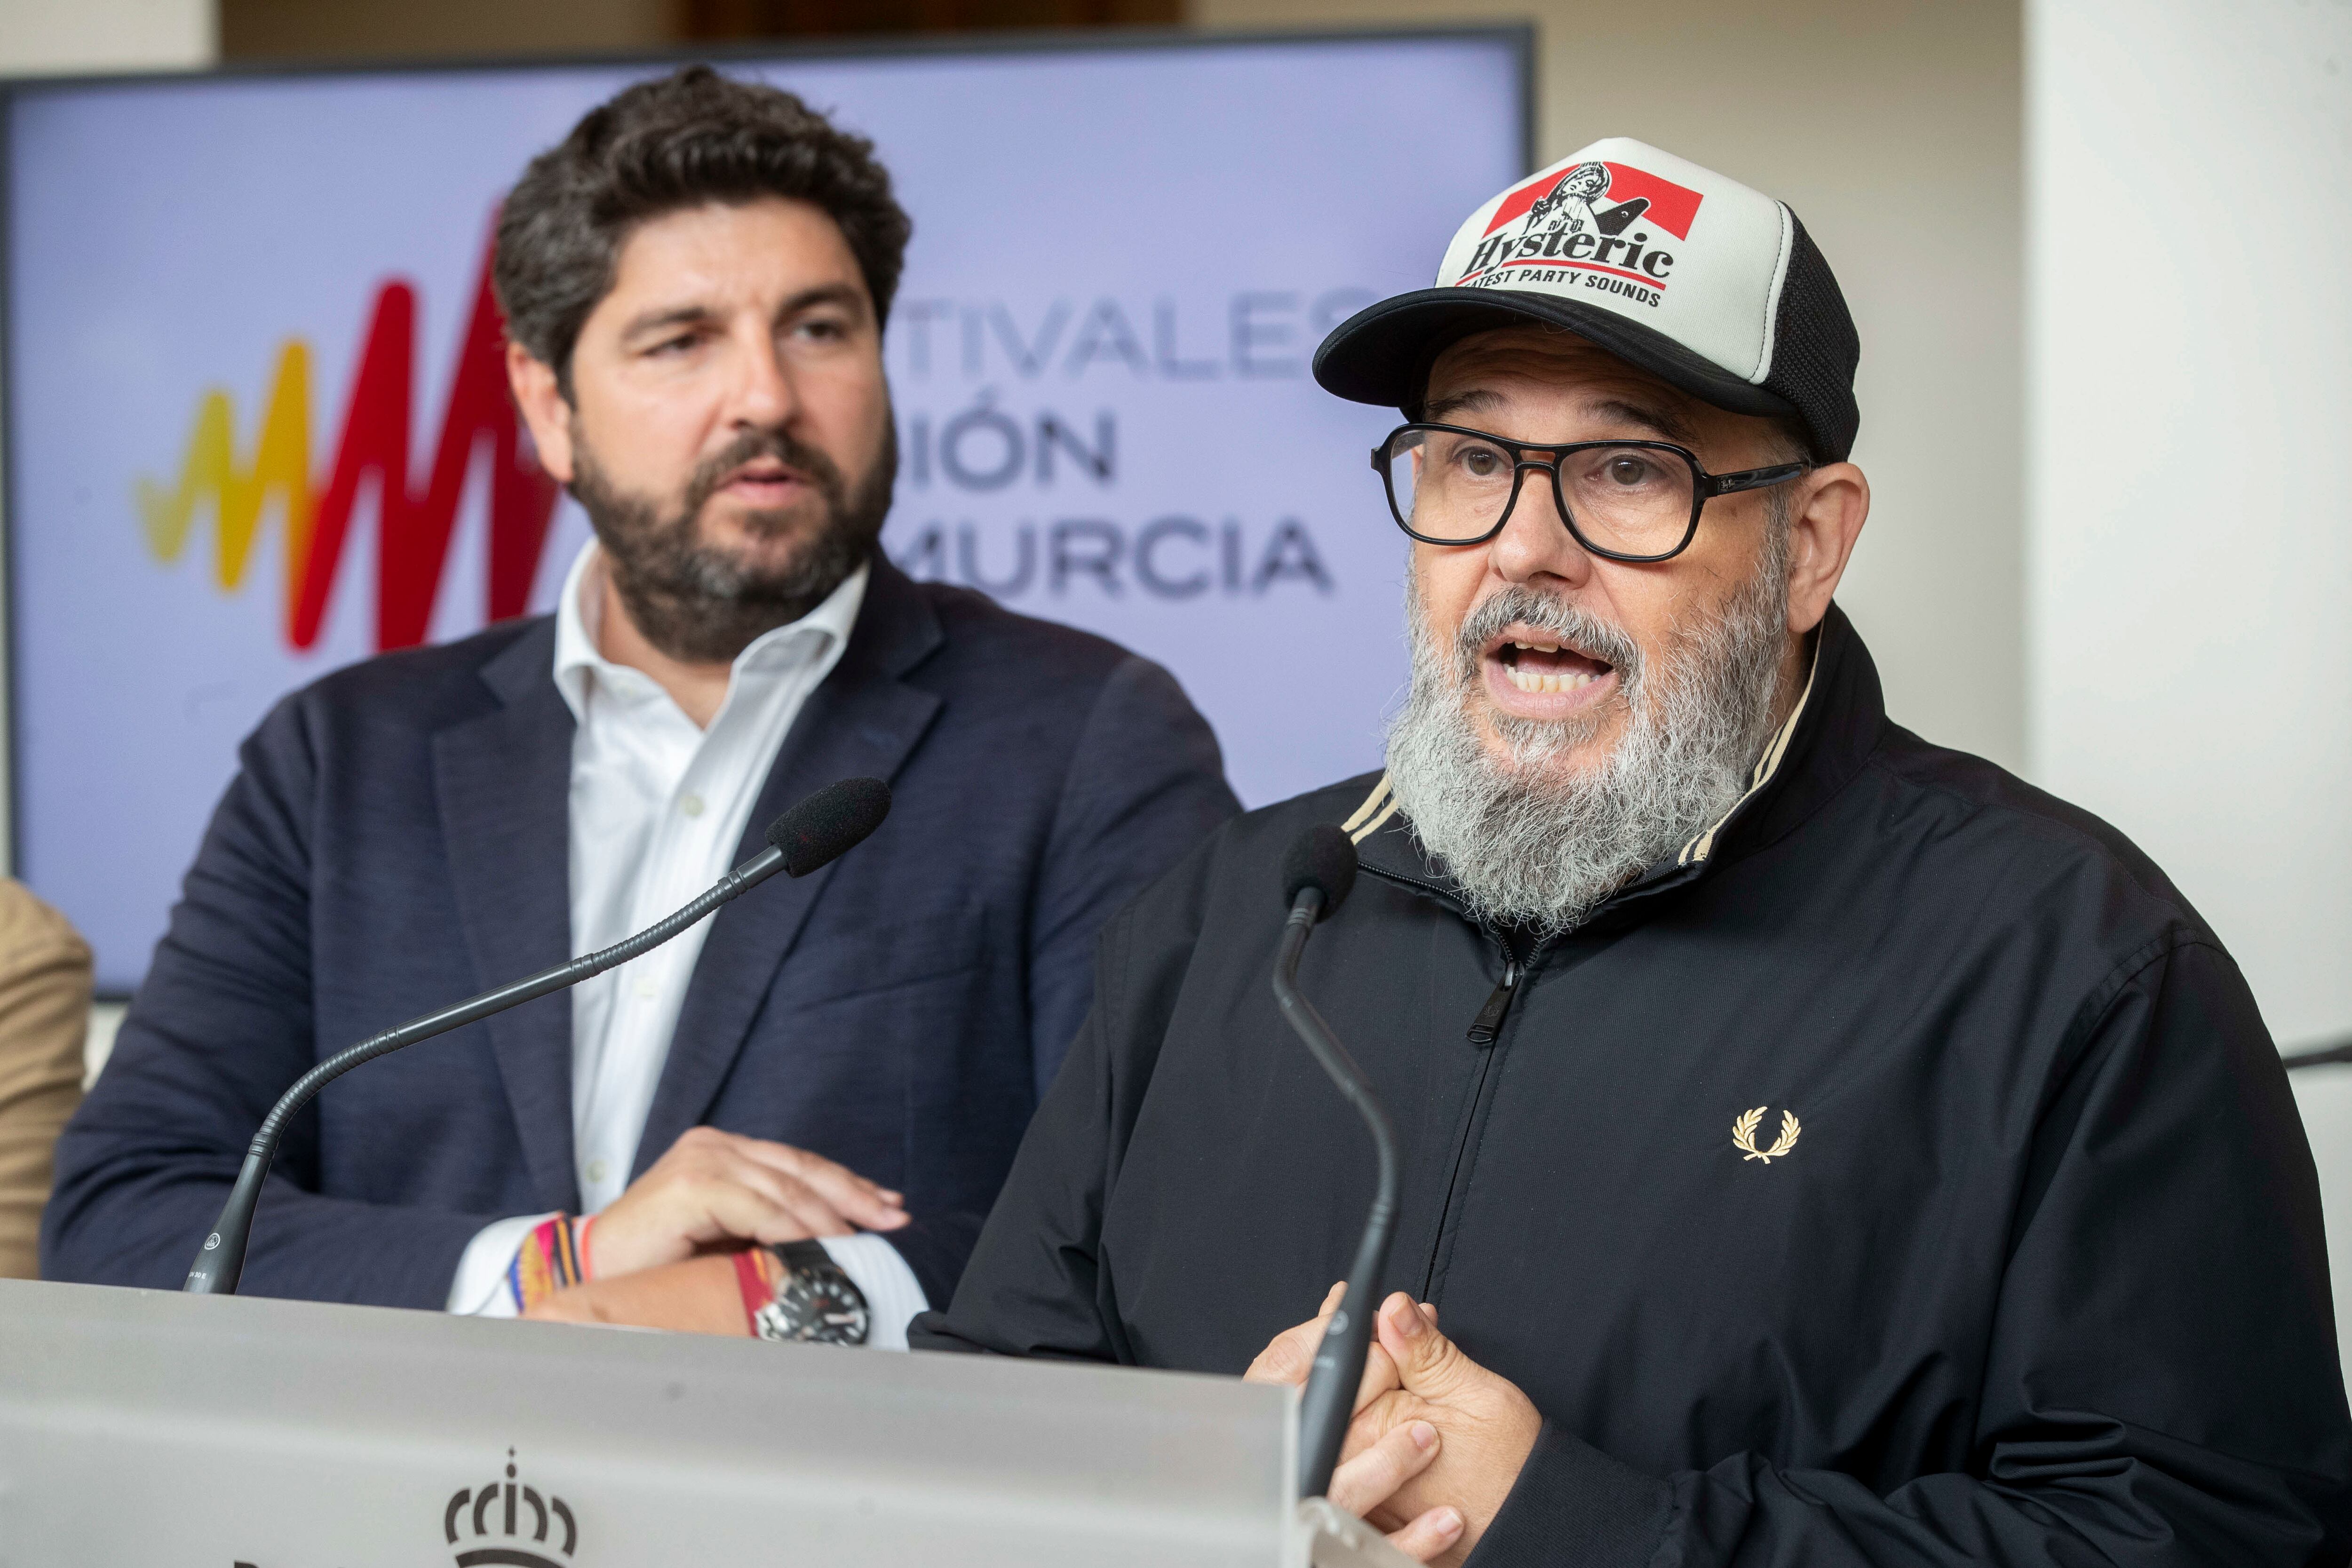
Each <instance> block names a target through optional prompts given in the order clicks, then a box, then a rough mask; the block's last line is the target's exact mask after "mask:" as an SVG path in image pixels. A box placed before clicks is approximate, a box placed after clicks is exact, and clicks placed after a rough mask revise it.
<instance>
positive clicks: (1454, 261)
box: [1315, 136, 1862, 463]
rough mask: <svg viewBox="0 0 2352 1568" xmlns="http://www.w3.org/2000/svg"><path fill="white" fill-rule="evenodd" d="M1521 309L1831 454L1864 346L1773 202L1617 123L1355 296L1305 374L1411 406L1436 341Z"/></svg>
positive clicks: (1372, 399)
mask: <svg viewBox="0 0 2352 1568" xmlns="http://www.w3.org/2000/svg"><path fill="white" fill-rule="evenodd" d="M1529 317H1532V318H1534V319H1535V320H1537V321H1549V322H1552V323H1554V324H1555V325H1558V326H1562V327H1566V328H1567V329H1569V330H1570V331H1573V332H1575V333H1577V334H1578V335H1579V336H1580V337H1583V338H1587V339H1590V340H1591V342H1595V343H1598V344H1599V345H1600V346H1601V347H1602V348H1604V349H1607V350H1608V351H1609V352H1610V353H1614V354H1616V355H1618V356H1619V357H1620V358H1622V359H1625V360H1629V361H1631V362H1632V363H1634V364H1637V365H1640V366H1641V367H1642V368H1643V369H1644V370H1647V371H1649V372H1650V373H1651V374H1654V375H1656V376H1658V377H1660V378H1661V379H1662V380H1664V381H1666V382H1668V383H1669V384H1673V385H1675V386H1678V387H1680V388H1682V389H1683V390H1684V391H1685V392H1687V393H1689V394H1690V395H1692V396H1694V397H1696V398H1699V399H1701V400H1702V401H1705V402H1707V403H1711V404H1713V405H1716V406H1717V407H1718V408H1727V409H1729V410H1731V411H1732V412H1734V413H1737V414H1756V415H1764V416H1780V417H1784V418H1791V419H1794V420H1795V421H1796V422H1797V424H1798V425H1799V426H1801V427H1802V428H1803V429H1804V430H1805V431H1806V432H1807V434H1808V436H1809V437H1810V444H1811V448H1812V454H1813V457H1814V458H1815V460H1817V461H1820V462H1824V463H1832V462H1840V461H1843V459H1844V458H1845V457H1846V455H1847V453H1849V452H1851V451H1852V450H1853V435H1854V430H1855V427H1856V426H1858V425H1859V424H1860V423H1861V418H1862V416H1861V413H1860V411H1859V410H1858V409H1856V407H1855V406H1854V401H1853V370H1854V365H1855V363H1856V362H1857V361H1859V360H1860V358H1861V357H1862V342H1861V339H1860V338H1858V337H1857V336H1856V335H1855V333H1854V330H1853V317H1852V316H1851V315H1849V314H1848V313H1847V311H1846V308H1845V296H1844V295H1843V294H1842V293H1840V292H1839V291H1838V285H1837V279H1835V278H1834V277H1832V276H1831V274H1830V267H1829V263H1828V262H1826V261H1824V260H1822V253H1821V251H1820V250H1818V249H1817V248H1815V247H1814V245H1813V242H1812V240H1811V238H1810V237H1808V236H1807V235H1806V233H1805V226H1804V225H1802V224H1801V223H1799V222H1798V221H1797V215H1796V214H1795V213H1793V212H1790V210H1789V208H1788V207H1787V206H1786V205H1784V204H1782V203H1780V202H1776V201H1774V200H1773V199H1772V198H1771V197H1769V196H1768V195H1762V194H1761V193H1759V192H1757V191H1752V190H1749V189H1748V187H1747V186H1746V185H1743V184H1739V183H1738V181H1736V180H1727V179H1726V178H1724V177H1723V176H1722V175H1721V174H1716V173H1714V172H1713V171H1712V170H1708V169H1702V168H1700V167H1699V166H1698V165H1697V164H1696V163H1685V162H1684V161H1683V160H1682V159H1680V158H1677V157H1675V155H1674V154H1673V153H1661V152H1660V151H1658V149H1656V148H1655V147H1651V146H1647V145H1645V144H1643V143H1642V142H1635V141H1633V140H1631V139H1629V138H1626V137H1622V136H1612V137H1610V138H1608V139H1606V140H1604V141H1600V142H1594V143H1592V144H1591V146H1589V147H1586V148H1584V149H1583V150H1582V151H1580V152H1578V153H1572V154H1570V156H1568V157H1567V158H1564V159H1562V160H1561V161H1560V162H1559V163H1554V164H1553V165H1552V166H1551V167H1550V168H1549V169H1546V170H1544V171H1543V172H1542V173H1541V174H1537V175H1536V176H1534V177H1533V178H1532V179H1528V180H1524V181H1522V182H1520V183H1519V184H1516V185H1513V186H1512V187H1511V188H1510V189H1509V190H1507V191H1505V192H1503V193H1502V195H1498V196H1496V197H1495V198H1494V199H1493V200H1492V201H1489V202H1487V203H1486V205H1484V206H1481V207H1480V208H1479V209H1478V210H1477V211H1476V212H1475V213H1472V214H1471V215H1470V219H1469V221H1468V222H1466V223H1465V224H1464V225H1463V226H1461V228H1460V229H1458V230H1457V231H1455V233H1454V243H1453V244H1451V245H1449V246H1447V247H1445V259H1444V261H1443V262H1442V263H1440V264H1439V266H1438V268H1437V282H1436V285H1435V286H1434V287H1433V288H1429V289H1415V290H1413V291H1412V293H1410V294H1399V295H1397V296H1396V297H1395V298H1393V299H1389V300H1381V302H1380V303H1379V304H1377V305H1370V306H1367V307H1366V308H1365V309H1363V310H1359V311H1357V312H1356V314H1354V315H1353V316H1350V317H1349V319H1348V320H1346V321H1342V322H1341V323H1339V326H1338V327H1337V328H1336V329H1334V330H1333V331H1332V333H1331V335H1330V336H1329V337H1328V338H1326V339H1324V340H1323V346H1322V347H1321V348H1319V349H1318V350H1317V351H1316V353H1315V379H1316V380H1317V381H1318V382H1320V383H1322V384H1323V386H1324V389H1325V390H1326V391H1328V392H1332V393H1336V394H1338V395H1339V396H1341V397H1346V398H1350V399H1353V400H1354V401H1355V402H1358V403H1383V404H1389V405H1393V406H1395V407H1398V408H1401V409H1403V410H1404V411H1405V413H1406V416H1407V417H1408V418H1410V417H1412V415H1413V413H1414V411H1415V405H1418V404H1419V403H1420V401H1421V396H1422V389H1423V386H1424V385H1425V384H1426V383H1427V381H1428V379H1429V367H1430V364H1431V363H1432V362H1433V360H1435V359H1436V357H1437V355H1438V353H1440V352H1441V351H1443V350H1444V348H1445V346H1446V345H1447V344H1449V343H1451V342H1454V341H1456V340H1457V339H1460V338H1462V337H1465V336H1466V335H1468V334H1469V333H1471V332H1475V331H1485V330H1486V329H1487V328H1490V327H1498V326H1504V325H1507V324H1508V322H1509V321H1511V320H1513V319H1522V320H1523V319H1526V318H1529Z"/></svg>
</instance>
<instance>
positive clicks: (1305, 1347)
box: [1242, 1279, 1348, 1384]
mask: <svg viewBox="0 0 2352 1568" xmlns="http://www.w3.org/2000/svg"><path fill="white" fill-rule="evenodd" d="M1346 1289H1348V1282H1347V1281H1346V1280H1344V1279H1343V1280H1341V1281H1340V1282H1339V1284H1337V1285H1334V1286H1332V1287H1331V1289H1328V1290H1327V1291H1325V1292H1324V1293H1323V1305H1322V1306H1321V1308H1319V1309H1318V1310H1317V1311H1316V1314H1315V1316H1313V1317H1311V1318H1309V1319H1307V1321H1305V1322H1303V1323H1296V1324H1293V1325H1292V1326H1291V1327H1289V1328H1286V1329H1285V1330H1283V1331H1282V1332H1280V1333H1278V1334H1276V1335H1275V1336H1274V1338H1272V1339H1270V1340H1268V1341H1267V1342H1266V1343H1265V1349H1264V1350H1262V1351H1260V1352H1257V1357H1256V1359H1255V1360H1254V1361H1252V1362H1251V1363H1249V1370H1248V1371H1246V1372H1244V1373H1242V1381H1243V1382H1244V1383H1289V1384H1300V1383H1305V1382H1306V1381H1307V1372H1308V1370H1309V1369H1311V1368H1312V1367H1313V1366H1314V1365H1315V1350H1316V1347H1317V1346H1318V1345H1320V1344H1321V1343H1322V1342H1323V1331H1324V1330H1326V1329H1328V1327H1330V1325H1331V1314H1332V1313H1333V1312H1334V1311H1336V1310H1338V1309H1339V1297H1340V1295H1341V1294H1342V1293H1343V1292H1344V1291H1345V1290H1346Z"/></svg>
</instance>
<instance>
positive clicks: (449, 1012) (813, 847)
mask: <svg viewBox="0 0 2352 1568" xmlns="http://www.w3.org/2000/svg"><path fill="white" fill-rule="evenodd" d="M888 815H890V786H889V785H888V784H884V783H883V782H882V781H881V780H880V779H844V780H842V781H841V782H840V783H839V784H829V785H827V786H826V787H825V788H824V789H821V790H819V791H817V792H816V793H815V794H814V795H810V796H809V797H808V798H807V799H806V800H803V801H802V802H801V803H800V804H799V805H796V806H794V807H793V808H792V809H791V810H790V811H788V812H786V813H784V815H783V816H780V817H778V818H776V820H775V821H773V822H772V823H770V824H769V825H768V832H767V839H768V847H766V848H765V849H762V850H761V851H760V852H759V853H758V854H757V855H754V856H752V857H751V858H750V859H749V860H746V861H744V862H743V863H742V864H741V865H740V866H738V867H736V868H734V869H733V870H732V871H730V872H728V873H727V875H725V876H724V877H721V878H719V880H718V882H717V883H716V884H714V885H713V886H712V888H711V889H710V890H709V892H707V893H704V894H703V895H702V896H701V897H700V898H698V899H696V900H694V901H693V902H692V903H690V904H688V905H687V906H686V907H685V908H684V909H682V910H678V911H677V913H676V914H673V915H671V916H669V917H668V918H667V919H665V920H661V921H656V922H655V923H654V924H652V925H650V926H647V927H646V929H645V930H643V931H639V932H637V934H636V935H635V936H632V937H628V938H625V939H624V940H622V941H620V942H614V944H613V945H612V946H610V947H608V948H604V949H602V950H600V951H598V952H591V953H588V954H585V955H583V956H582V957H579V958H575V959H572V961H571V962H570V963H559V964H557V965H556V966H555V967H554V968H552V969H543V970H541V971H540V972H539V973H537V974H533V975H530V976H529V977H527V978H525V979H521V980H518V981H515V982H514V983H513V984H509V985H501V986H499V988H498V989H497V990H495V991H485V992H483V993H482V994H480V995H478V996H475V997H471V998H469V999H467V1000H466V1001H463V1002H460V1003H458V1004H457V1005H455V1006H452V1007H444V1008H443V1009H441V1010H440V1011H439V1012H437V1013H427V1014H425V1016H423V1017H421V1018H411V1019H410V1020H409V1021H408V1022H407V1023H405V1024H403V1025H401V1026H399V1027H397V1028H392V1029H386V1030H384V1031H383V1033H382V1034H380V1035H375V1036H372V1037H369V1038H367V1039H364V1040H362V1041H361V1042H360V1043H359V1044H358V1045H356V1046H352V1047H350V1048H349V1049H348V1050H342V1051H338V1052H337V1053H335V1054H334V1055H333V1056H331V1057H329V1058H327V1059H326V1060H325V1061H322V1062H320V1064H319V1065H318V1066H317V1067H314V1068H311V1069H310V1071H309V1072H306V1073H304V1074H303V1075H302V1076H301V1077H300V1078H299V1079H296V1080H295V1082H294V1087H293V1088H291V1089H288V1090H287V1091H286V1092H285V1093H284V1094H282V1095H280V1096H278V1103H277V1104H276V1105H274V1106H272V1107H270V1109H269V1114H268V1116H266V1117H264V1118H263V1119H262V1122H261V1129H260V1131H257V1132H256V1133H255V1134H254V1135H253V1142H252V1144H251V1145H250V1146H249V1147H248V1148H247V1150H246V1154H245V1166H244V1168H243V1169H242V1170H240V1171H238V1172H237V1174H236V1185H235V1186H233V1187H231V1188H230V1189H229V1194H228V1202H227V1203H226V1204H224V1205H222V1206H221V1212H220V1218H218V1219H216V1220H215V1221H214V1222H213V1228H212V1233H211V1234H210V1235H208V1236H206V1237H205V1244H204V1247H203V1248H202V1249H201V1250H199V1251H198V1252H197V1254H196V1260H195V1262H194V1264H193V1265H192V1266H190V1268H189V1269H188V1282H187V1283H186V1284H185V1285H184V1286H183V1287H181V1289H184V1290H186V1291H189V1292H192V1293H194V1294H196V1295H200V1296H233V1295H235V1294H236V1282H237V1279H238V1278H239V1277H240V1276H242V1275H243V1274H244V1272H245V1248H246V1242H247V1237H250V1235H251V1234H252V1231H253V1211H254V1207H255V1205H257V1204H258V1203H259V1202H260V1201H261V1184H262V1181H263V1178H265V1177H267V1176H268V1174H269V1162H270V1159H271V1157H272V1156H273V1155H275V1154H276V1153H277V1152H278V1140H279V1139H280V1138H282V1137H283V1136H284V1135H285V1132H286V1124H287V1123H288V1122H289V1121H292V1120H293V1119H294V1115H295V1113H296V1112H297V1111H299V1110H301V1109H302V1108H303V1107H304V1106H306V1105H308V1104H310V1100H311V1097H312V1096H314V1095H316V1094H317V1093H318V1092H319V1091H320V1089H324V1088H326V1087H327V1085H329V1084H331V1083H332V1082H334V1081H335V1079H339V1078H341V1077H342V1076H343V1075H344V1074H345V1073H347V1072H349V1071H351V1070H352V1068H355V1067H357V1066H359V1065H360V1064H361V1063H362V1062H366V1061H373V1060H374V1059H375V1058H378V1057H381V1056H388V1055H390V1054H391V1053H392V1052H394V1051H396V1050H399V1049H400V1048H401V1047H404V1046H413V1045H415V1043H416V1042H417V1041H419V1040H429V1039H431V1038H432V1037H434V1036H436V1035H446V1034H447V1033H448V1032H449V1031H450V1030H452V1029H455V1028H458V1027H461V1026H464V1025H467V1024H471V1023H474V1022H476V1021H477V1020H478V1019H482V1018H487V1017H488V1016H490V1015H491V1014H493V1013H503V1012H505V1011H506V1010H507V1009H508V1008H509V1007H517V1006H520V1005H522V1004H523V1003H525V1002H529V1001H530V1000H532V999H533V998H535V997H540V996H544V995H546V994H549V993H550V992H553V991H561V990H562V989H563V988H564V987H566V986H569V985H577V984H580V983H581V982H582V981H583V980H586V979H588V978H589V977H590V976H592V975H597V974H602V973H604V971H606V970H608V969H611V968H612V967H614V965H615V964H621V963H627V962H628V961H629V960H631V959H633V958H635V957H636V956H637V955H638V954H639V953H642V952H649V951H650V950H652V949H654V948H656V947H659V946H660V945H661V944H662V943H664V942H667V941H668V940H669V939H670V938H672V937H674V936H676V935H677V933H678V932H680V931H684V930H686V929H687V927H688V926H690V925H692V924H694V922H695V921H698V920H700V919H702V918H703V916H705V915H707V914H709V913H710V911H711V910H715V909H717V908H718V907H719V905H721V904H724V903H727V902H729V901H730V900H735V899H739V898H740V897H742V896H743V895H744V894H745V893H748V892H750V891H751V889H753V888H756V887H758V886H759V885H760V884H761V883H762V882H764V881H766V880H767V879H769V878H771V877H772V876H774V875H775V874H776V873H777V872H778V871H782V872H783V873H785V874H786V875H787V876H793V877H805V876H807V875H808V874H809V873H810V872H811V871H814V870H815V869H816V868H818V867H820V866H823V865H825V864H827V863H828V862H830V861H832V860H835V859H836V858H839V857H840V856H841V855H843V854H844V853H845V852H846V851H847V850H849V849H851V848H853V847H856V844H857V843H858V842H859V841H860V840H862V839H863V838H865V837H866V835H867V834H869V833H872V832H873V831H874V830H875V829H876V828H877V827H879V826H882V819H883V818H884V817H886V816H888Z"/></svg>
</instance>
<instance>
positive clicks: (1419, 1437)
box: [1328, 1421, 1438, 1529]
mask: <svg viewBox="0 0 2352 1568" xmlns="http://www.w3.org/2000/svg"><path fill="white" fill-rule="evenodd" d="M1437 1449H1438V1440H1437V1428H1436V1427H1434V1426H1431V1425H1430V1424H1429V1423H1428V1422H1426V1421H1409V1422H1407V1423H1406V1424H1405V1425H1403V1426H1400V1427H1398V1428H1397V1429H1396V1430H1395V1431H1393V1432H1391V1433H1390V1434H1389V1435H1388V1436H1385V1437H1383V1438H1381V1440H1380V1441H1379V1442H1377V1443H1375V1444H1373V1445H1372V1446H1371V1447H1369V1448H1367V1449H1365V1450H1364V1451H1363V1452H1362V1453H1360V1454H1359V1455H1357V1456H1356V1457H1355V1458H1352V1459H1349V1461H1348V1462H1347V1463H1346V1464H1344V1465H1341V1466H1340V1467H1339V1468H1338V1469H1336V1470H1334V1471H1332V1472H1331V1487H1330V1490H1329V1493H1328V1496H1329V1497H1330V1499H1331V1501H1332V1503H1333V1504H1334V1505H1335V1506H1337V1507H1339V1508H1344V1509H1346V1510H1348V1511H1349V1513H1352V1514H1354V1515H1355V1516H1356V1517H1357V1518H1359V1519H1361V1518H1362V1517H1363V1516H1364V1515H1366V1514H1368V1513H1370V1512H1371V1511H1372V1510H1374V1509H1376V1508H1378V1507H1380V1506H1381V1504H1382V1503H1384V1502H1386V1501H1388V1500H1389V1498H1390V1497H1391V1494H1393V1493H1394V1492H1395V1491H1396V1489H1397V1488H1399V1487H1401V1486H1402V1485H1404V1484H1405V1482H1407V1481H1409V1480H1411V1479H1412V1478H1413V1477H1415V1476H1417V1475H1419V1474H1421V1472H1422V1471H1423V1470H1425V1469H1427V1468H1429V1467H1430V1465H1431V1463H1432V1462H1433V1460H1435V1459H1436V1458H1437ZM1407 1528H1408V1529H1410V1528H1411V1526H1407Z"/></svg>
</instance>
